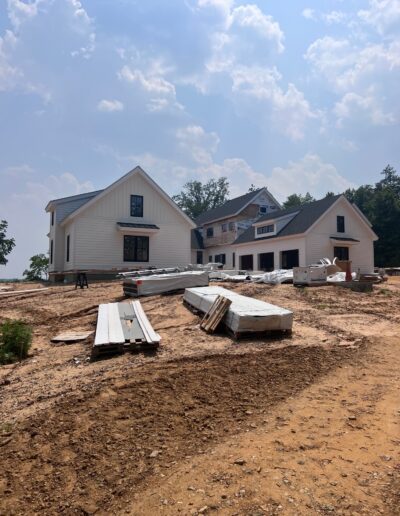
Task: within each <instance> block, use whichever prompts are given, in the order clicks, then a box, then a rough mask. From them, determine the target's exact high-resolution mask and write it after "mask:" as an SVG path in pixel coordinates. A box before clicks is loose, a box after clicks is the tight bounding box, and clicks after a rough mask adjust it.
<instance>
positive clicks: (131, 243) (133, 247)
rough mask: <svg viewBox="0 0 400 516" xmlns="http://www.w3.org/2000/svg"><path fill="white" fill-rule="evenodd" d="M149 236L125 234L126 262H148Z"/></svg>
mask: <svg viewBox="0 0 400 516" xmlns="http://www.w3.org/2000/svg"><path fill="white" fill-rule="evenodd" d="M148 261H149V237H148V236H136V235H135V236H133V235H124V262H148Z"/></svg>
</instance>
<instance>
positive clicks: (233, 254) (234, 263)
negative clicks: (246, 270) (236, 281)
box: [232, 253, 236, 267]
mask: <svg viewBox="0 0 400 516" xmlns="http://www.w3.org/2000/svg"><path fill="white" fill-rule="evenodd" d="M235 265H236V256H235V253H232V267H235Z"/></svg>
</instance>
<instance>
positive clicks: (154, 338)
mask: <svg viewBox="0 0 400 516" xmlns="http://www.w3.org/2000/svg"><path fill="white" fill-rule="evenodd" d="M132 306H133V309H134V311H135V315H136V317H137V319H138V321H139V324H140V327H141V328H142V330H143V333H144V336H145V339H146V341H147V342H148V343H149V344H154V343H159V342H160V340H161V337H160V336H159V335H158V333H156V332H155V331H154V329H153V327H152V325H151V324H150V321H149V320H148V318H147V315H146V314H145V312H144V310H143V308H142V304H141V303H140V301H132Z"/></svg>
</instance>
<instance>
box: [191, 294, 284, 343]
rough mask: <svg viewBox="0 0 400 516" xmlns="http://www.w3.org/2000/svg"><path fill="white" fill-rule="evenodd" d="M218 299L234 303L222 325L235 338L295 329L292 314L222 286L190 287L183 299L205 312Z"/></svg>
mask: <svg viewBox="0 0 400 516" xmlns="http://www.w3.org/2000/svg"><path fill="white" fill-rule="evenodd" d="M218 296H223V297H226V298H227V299H230V300H231V301H232V304H231V305H230V307H229V309H228V311H227V313H226V314H225V316H224V318H223V323H224V324H225V326H226V327H227V328H228V329H229V330H230V331H231V332H232V333H233V334H234V335H235V336H236V337H240V336H241V334H249V333H262V332H270V331H276V330H279V331H291V330H292V325H293V312H291V311H289V310H286V309H285V308H281V307H279V306H275V305H271V304H269V303H265V302H264V301H260V300H259V299H254V298H251V297H247V296H242V295H240V294H237V293H236V292H232V291H231V290H228V289H225V288H223V287H214V286H212V287H202V288H187V289H186V290H185V294H184V296H183V299H184V302H185V303H186V304H187V305H189V306H190V307H192V308H195V309H196V310H198V311H200V312H203V313H206V312H208V310H209V309H210V307H211V305H212V304H213V302H214V301H215V299H216V298H217V297H218Z"/></svg>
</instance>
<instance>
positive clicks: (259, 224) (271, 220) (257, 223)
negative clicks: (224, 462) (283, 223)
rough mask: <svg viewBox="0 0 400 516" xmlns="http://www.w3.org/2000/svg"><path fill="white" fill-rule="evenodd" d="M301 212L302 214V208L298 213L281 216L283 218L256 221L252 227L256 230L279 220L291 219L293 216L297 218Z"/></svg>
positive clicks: (293, 212)
mask: <svg viewBox="0 0 400 516" xmlns="http://www.w3.org/2000/svg"><path fill="white" fill-rule="evenodd" d="M293 209H294V208H293ZM300 212H301V208H299V209H297V210H296V211H292V212H290V213H285V215H281V216H278V217H275V218H273V219H265V220H256V222H253V224H252V226H253V227H255V228H258V227H260V226H264V225H265V224H272V223H275V222H277V221H278V220H281V219H284V218H285V217H289V216H291V215H293V217H295V216H296V215H298V214H299V213H300ZM282 229H283V228H282Z"/></svg>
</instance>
